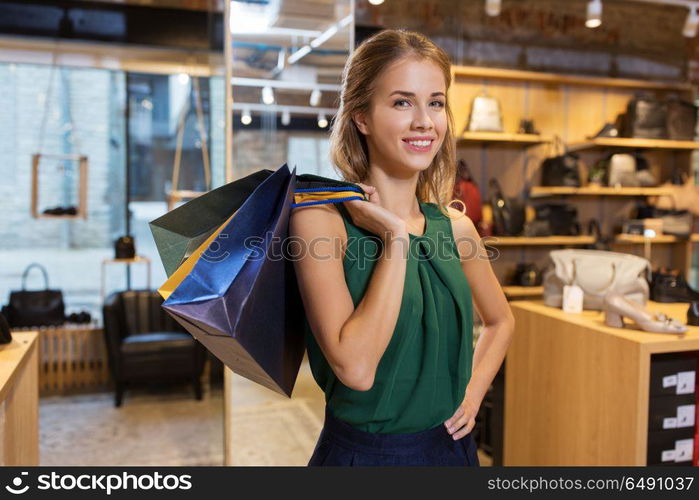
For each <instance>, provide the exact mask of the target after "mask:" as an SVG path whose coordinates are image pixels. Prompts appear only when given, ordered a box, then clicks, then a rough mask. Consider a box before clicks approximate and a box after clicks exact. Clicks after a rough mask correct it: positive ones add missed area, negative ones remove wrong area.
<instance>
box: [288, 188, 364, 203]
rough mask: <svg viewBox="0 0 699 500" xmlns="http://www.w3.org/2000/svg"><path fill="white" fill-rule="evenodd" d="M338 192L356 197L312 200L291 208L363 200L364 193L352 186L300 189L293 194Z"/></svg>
mask: <svg viewBox="0 0 699 500" xmlns="http://www.w3.org/2000/svg"><path fill="white" fill-rule="evenodd" d="M328 191H330V192H339V191H343V192H344V191H351V192H355V193H357V195H352V196H345V197H342V198H328V199H326V200H312V201H302V202H300V203H292V204H291V207H292V208H296V207H309V206H312V205H325V204H328V203H341V202H343V201H352V200H364V199H365V197H364V191H363V190H362V189H361V188H359V187H353V186H341V187H339V186H338V187H331V186H327V187H316V188H301V189H295V190H294V193H320V192H328Z"/></svg>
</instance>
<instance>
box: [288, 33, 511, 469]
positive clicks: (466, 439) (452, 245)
mask: <svg viewBox="0 0 699 500" xmlns="http://www.w3.org/2000/svg"><path fill="white" fill-rule="evenodd" d="M450 80H451V76H450V62H449V59H448V57H447V55H446V54H445V53H444V52H443V51H442V50H441V49H439V48H438V47H437V46H436V45H434V44H433V43H432V42H431V41H430V40H429V39H427V38H426V37H424V36H422V35H420V34H417V33H412V32H406V31H395V30H387V31H383V32H381V33H379V34H377V35H375V36H373V37H372V38H370V39H368V40H367V41H365V42H364V43H363V44H361V46H360V47H358V48H357V50H356V51H355V53H354V54H353V56H352V57H351V58H350V60H349V61H348V63H347V65H346V67H345V70H344V73H343V86H342V94H341V103H340V108H339V110H338V113H337V116H336V120H335V123H334V125H333V131H332V135H331V155H332V159H333V162H334V164H335V166H336V167H337V168H338V169H339V170H340V172H341V173H342V176H343V177H344V179H345V180H347V181H350V182H355V183H357V184H359V185H360V186H361V187H362V188H363V189H364V190H365V192H366V194H367V195H368V198H369V199H368V201H367V200H357V201H349V202H345V203H339V204H337V205H318V206H316V207H304V208H300V209H295V210H294V212H293V213H292V216H291V221H290V233H291V236H293V237H294V239H295V240H296V241H301V242H304V243H305V244H306V250H307V251H306V252H303V255H302V257H300V258H299V259H296V260H295V262H294V266H295V269H296V272H297V278H298V282H299V289H300V291H301V296H302V298H303V303H304V308H305V311H306V318H307V321H308V324H307V327H308V328H307V331H306V340H307V345H308V357H309V362H310V365H311V370H312V372H313V376H314V378H315V380H316V382H317V383H318V385H319V386H320V387H321V388H322V389H323V391H324V392H325V399H326V410H325V423H324V427H323V430H322V431H321V434H320V437H319V439H318V443H317V445H316V448H315V451H314V453H313V456H312V457H311V459H310V462H309V465H359V466H362V465H478V458H477V456H476V445H475V443H474V441H473V439H472V438H471V434H470V432H471V430H472V429H473V426H474V424H475V420H474V419H475V416H476V413H477V412H478V408H479V406H480V404H481V401H482V400H483V397H484V395H485V394H486V391H487V389H488V386H489V385H490V384H491V382H492V380H493V378H494V377H495V374H496V373H497V371H498V368H499V367H500V364H501V363H502V360H503V358H504V356H505V352H506V350H507V347H508V345H509V342H510V338H511V336H512V332H513V329H514V320H513V317H512V314H511V311H510V309H509V306H508V304H507V301H506V299H505V297H504V295H503V293H502V290H501V288H500V286H499V284H498V282H497V280H496V278H495V276H494V274H493V272H492V269H491V266H490V263H489V261H488V258H487V256H486V253H485V251H484V250H483V248H482V245H480V244H479V238H478V234H477V232H476V229H475V228H474V226H473V223H472V222H471V221H470V220H469V218H468V217H466V216H465V215H463V214H461V213H460V212H458V211H457V210H454V209H451V208H448V209H447V208H445V201H446V196H447V195H446V193H449V194H451V191H452V189H453V183H454V177H455V171H454V142H453V139H452V128H453V124H452V121H453V119H452V116H451V111H450V110H449V107H448V103H447V100H446V93H447V89H448V87H449V85H450V83H451V81H450ZM429 199H433V200H434V202H433V203H430V202H428V200H429ZM472 298H473V300H474V301H475V304H476V307H477V309H478V312H479V313H480V316H481V318H482V320H483V322H484V325H485V328H484V330H483V333H482V335H481V337H480V340H479V342H478V345H477V346H476V348H475V352H474V351H473V346H472V342H473V341H472V327H473V321H472V300H471V299H472Z"/></svg>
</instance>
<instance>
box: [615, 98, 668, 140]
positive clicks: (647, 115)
mask: <svg viewBox="0 0 699 500" xmlns="http://www.w3.org/2000/svg"><path fill="white" fill-rule="evenodd" d="M625 120H626V123H625V125H624V132H625V134H624V135H626V136H628V137H639V138H645V139H664V138H666V137H667V105H666V103H665V102H663V101H660V100H658V99H655V98H652V97H649V96H646V95H640V94H639V95H637V96H636V97H634V98H633V99H631V100H630V101H629V103H628V104H627V105H626V116H625Z"/></svg>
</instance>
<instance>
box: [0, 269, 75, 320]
mask: <svg viewBox="0 0 699 500" xmlns="http://www.w3.org/2000/svg"><path fill="white" fill-rule="evenodd" d="M33 267H36V268H37V269H39V270H40V271H41V272H42V273H43V275H44V283H45V287H46V288H45V289H44V290H26V281H27V275H28V274H29V271H30V270H31V269H32V268H33ZM4 310H5V311H6V313H7V316H8V317H7V321H8V322H9V323H10V325H11V326H12V327H13V328H17V327H28V326H56V325H62V324H63V323H64V321H65V305H64V303H63V293H62V292H61V291H60V290H50V289H49V277H48V274H47V272H46V269H45V268H44V267H43V266H42V265H40V264H36V263H34V264H30V265H29V266H27V268H26V269H25V270H24V273H22V290H20V291H14V292H10V303H9V304H8V305H7V307H6V308H5V309H4Z"/></svg>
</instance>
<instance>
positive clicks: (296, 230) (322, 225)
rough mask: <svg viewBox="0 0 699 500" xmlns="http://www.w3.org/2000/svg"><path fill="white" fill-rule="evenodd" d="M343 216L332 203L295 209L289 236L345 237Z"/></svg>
mask: <svg viewBox="0 0 699 500" xmlns="http://www.w3.org/2000/svg"><path fill="white" fill-rule="evenodd" d="M343 233H345V231H344V223H343V221H342V215H341V214H340V211H339V210H338V207H336V206H335V205H334V204H332V203H328V204H321V205H311V206H306V207H295V208H292V209H291V215H290V216H289V236H299V237H314V236H343Z"/></svg>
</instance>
